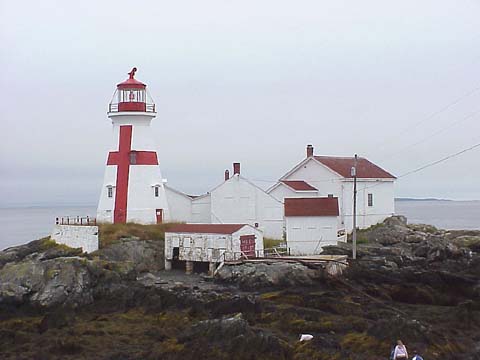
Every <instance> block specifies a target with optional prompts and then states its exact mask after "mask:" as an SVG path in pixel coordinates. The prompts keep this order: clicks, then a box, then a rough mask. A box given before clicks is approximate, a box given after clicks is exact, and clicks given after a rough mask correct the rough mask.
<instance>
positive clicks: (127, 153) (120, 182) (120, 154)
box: [107, 125, 158, 223]
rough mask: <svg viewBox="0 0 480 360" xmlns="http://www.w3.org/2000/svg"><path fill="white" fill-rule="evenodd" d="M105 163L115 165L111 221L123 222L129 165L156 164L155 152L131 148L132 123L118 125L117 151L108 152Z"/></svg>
mask: <svg viewBox="0 0 480 360" xmlns="http://www.w3.org/2000/svg"><path fill="white" fill-rule="evenodd" d="M107 165H117V182H116V191H115V209H114V211H113V222H114V223H125V222H126V221H127V205H128V179H129V175H130V165H158V158H157V153H156V152H155V151H135V150H132V125H122V126H120V136H119V141H118V151H112V152H110V153H109V154H108V160H107Z"/></svg>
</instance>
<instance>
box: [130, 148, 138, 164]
mask: <svg viewBox="0 0 480 360" xmlns="http://www.w3.org/2000/svg"><path fill="white" fill-rule="evenodd" d="M130 165H137V152H136V151H130Z"/></svg>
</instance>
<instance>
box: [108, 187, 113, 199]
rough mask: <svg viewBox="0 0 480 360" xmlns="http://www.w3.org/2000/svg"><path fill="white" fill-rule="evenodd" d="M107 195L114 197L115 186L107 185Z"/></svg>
mask: <svg viewBox="0 0 480 360" xmlns="http://www.w3.org/2000/svg"><path fill="white" fill-rule="evenodd" d="M107 196H108V197H109V198H112V197H113V187H112V186H107Z"/></svg>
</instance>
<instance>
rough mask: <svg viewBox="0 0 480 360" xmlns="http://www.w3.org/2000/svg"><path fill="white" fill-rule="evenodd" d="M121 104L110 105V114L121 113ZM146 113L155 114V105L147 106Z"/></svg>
mask: <svg viewBox="0 0 480 360" xmlns="http://www.w3.org/2000/svg"><path fill="white" fill-rule="evenodd" d="M118 104H119V103H110V104H109V105H108V112H119V109H118ZM145 112H148V113H154V112H155V104H153V103H152V104H145Z"/></svg>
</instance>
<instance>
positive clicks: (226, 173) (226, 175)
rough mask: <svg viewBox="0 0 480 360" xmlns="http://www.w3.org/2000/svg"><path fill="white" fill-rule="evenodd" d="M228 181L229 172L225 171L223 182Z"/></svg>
mask: <svg viewBox="0 0 480 360" xmlns="http://www.w3.org/2000/svg"><path fill="white" fill-rule="evenodd" d="M228 179H230V171H228V170H225V181H227V180H228Z"/></svg>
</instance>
